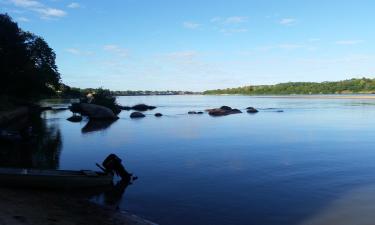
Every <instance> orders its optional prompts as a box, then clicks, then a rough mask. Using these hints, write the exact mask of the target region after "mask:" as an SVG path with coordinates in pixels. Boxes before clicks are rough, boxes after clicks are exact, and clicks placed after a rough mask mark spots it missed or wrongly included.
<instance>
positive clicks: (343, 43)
mask: <svg viewBox="0 0 375 225" xmlns="http://www.w3.org/2000/svg"><path fill="white" fill-rule="evenodd" d="M362 42H363V40H340V41H336V44H338V45H356V44H360V43H362Z"/></svg>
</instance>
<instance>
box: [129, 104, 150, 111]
mask: <svg viewBox="0 0 375 225" xmlns="http://www.w3.org/2000/svg"><path fill="white" fill-rule="evenodd" d="M132 109H133V110H137V111H147V110H153V109H156V106H151V105H146V104H138V105H135V106H133V107H132Z"/></svg>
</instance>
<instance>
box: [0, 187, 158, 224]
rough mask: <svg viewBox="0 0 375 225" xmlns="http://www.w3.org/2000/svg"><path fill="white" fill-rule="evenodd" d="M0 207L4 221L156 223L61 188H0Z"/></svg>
mask: <svg viewBox="0 0 375 225" xmlns="http://www.w3.org/2000/svg"><path fill="white" fill-rule="evenodd" d="M0 207H1V208H2V210H0V224H4V225H8V224H9V225H25V224H27V225H72V224H80V225H92V224H103V225H157V224H156V223H153V222H151V221H148V220H145V219H142V218H140V217H138V216H136V215H133V214H131V213H128V212H124V211H120V210H116V209H115V208H111V207H106V206H100V205H97V204H95V203H93V202H90V201H89V199H88V198H87V197H79V195H77V193H72V192H64V191H62V192H58V191H51V190H27V189H9V188H0Z"/></svg>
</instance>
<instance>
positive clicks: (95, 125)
mask: <svg viewBox="0 0 375 225" xmlns="http://www.w3.org/2000/svg"><path fill="white" fill-rule="evenodd" d="M114 122H115V121H111V120H109V121H108V120H97V121H92V120H90V121H89V122H88V123H87V124H86V125H85V126H84V127H83V128H82V130H81V131H82V133H90V132H95V131H101V130H105V129H108V128H109V127H110V126H111V125H112V124H113V123H114Z"/></svg>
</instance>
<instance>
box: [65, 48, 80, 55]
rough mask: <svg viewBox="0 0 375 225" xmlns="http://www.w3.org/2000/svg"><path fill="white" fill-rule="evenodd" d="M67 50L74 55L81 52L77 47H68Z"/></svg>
mask: <svg viewBox="0 0 375 225" xmlns="http://www.w3.org/2000/svg"><path fill="white" fill-rule="evenodd" d="M65 51H67V52H69V53H71V54H73V55H80V54H81V51H80V50H79V49H76V48H68V49H66V50H65Z"/></svg>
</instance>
